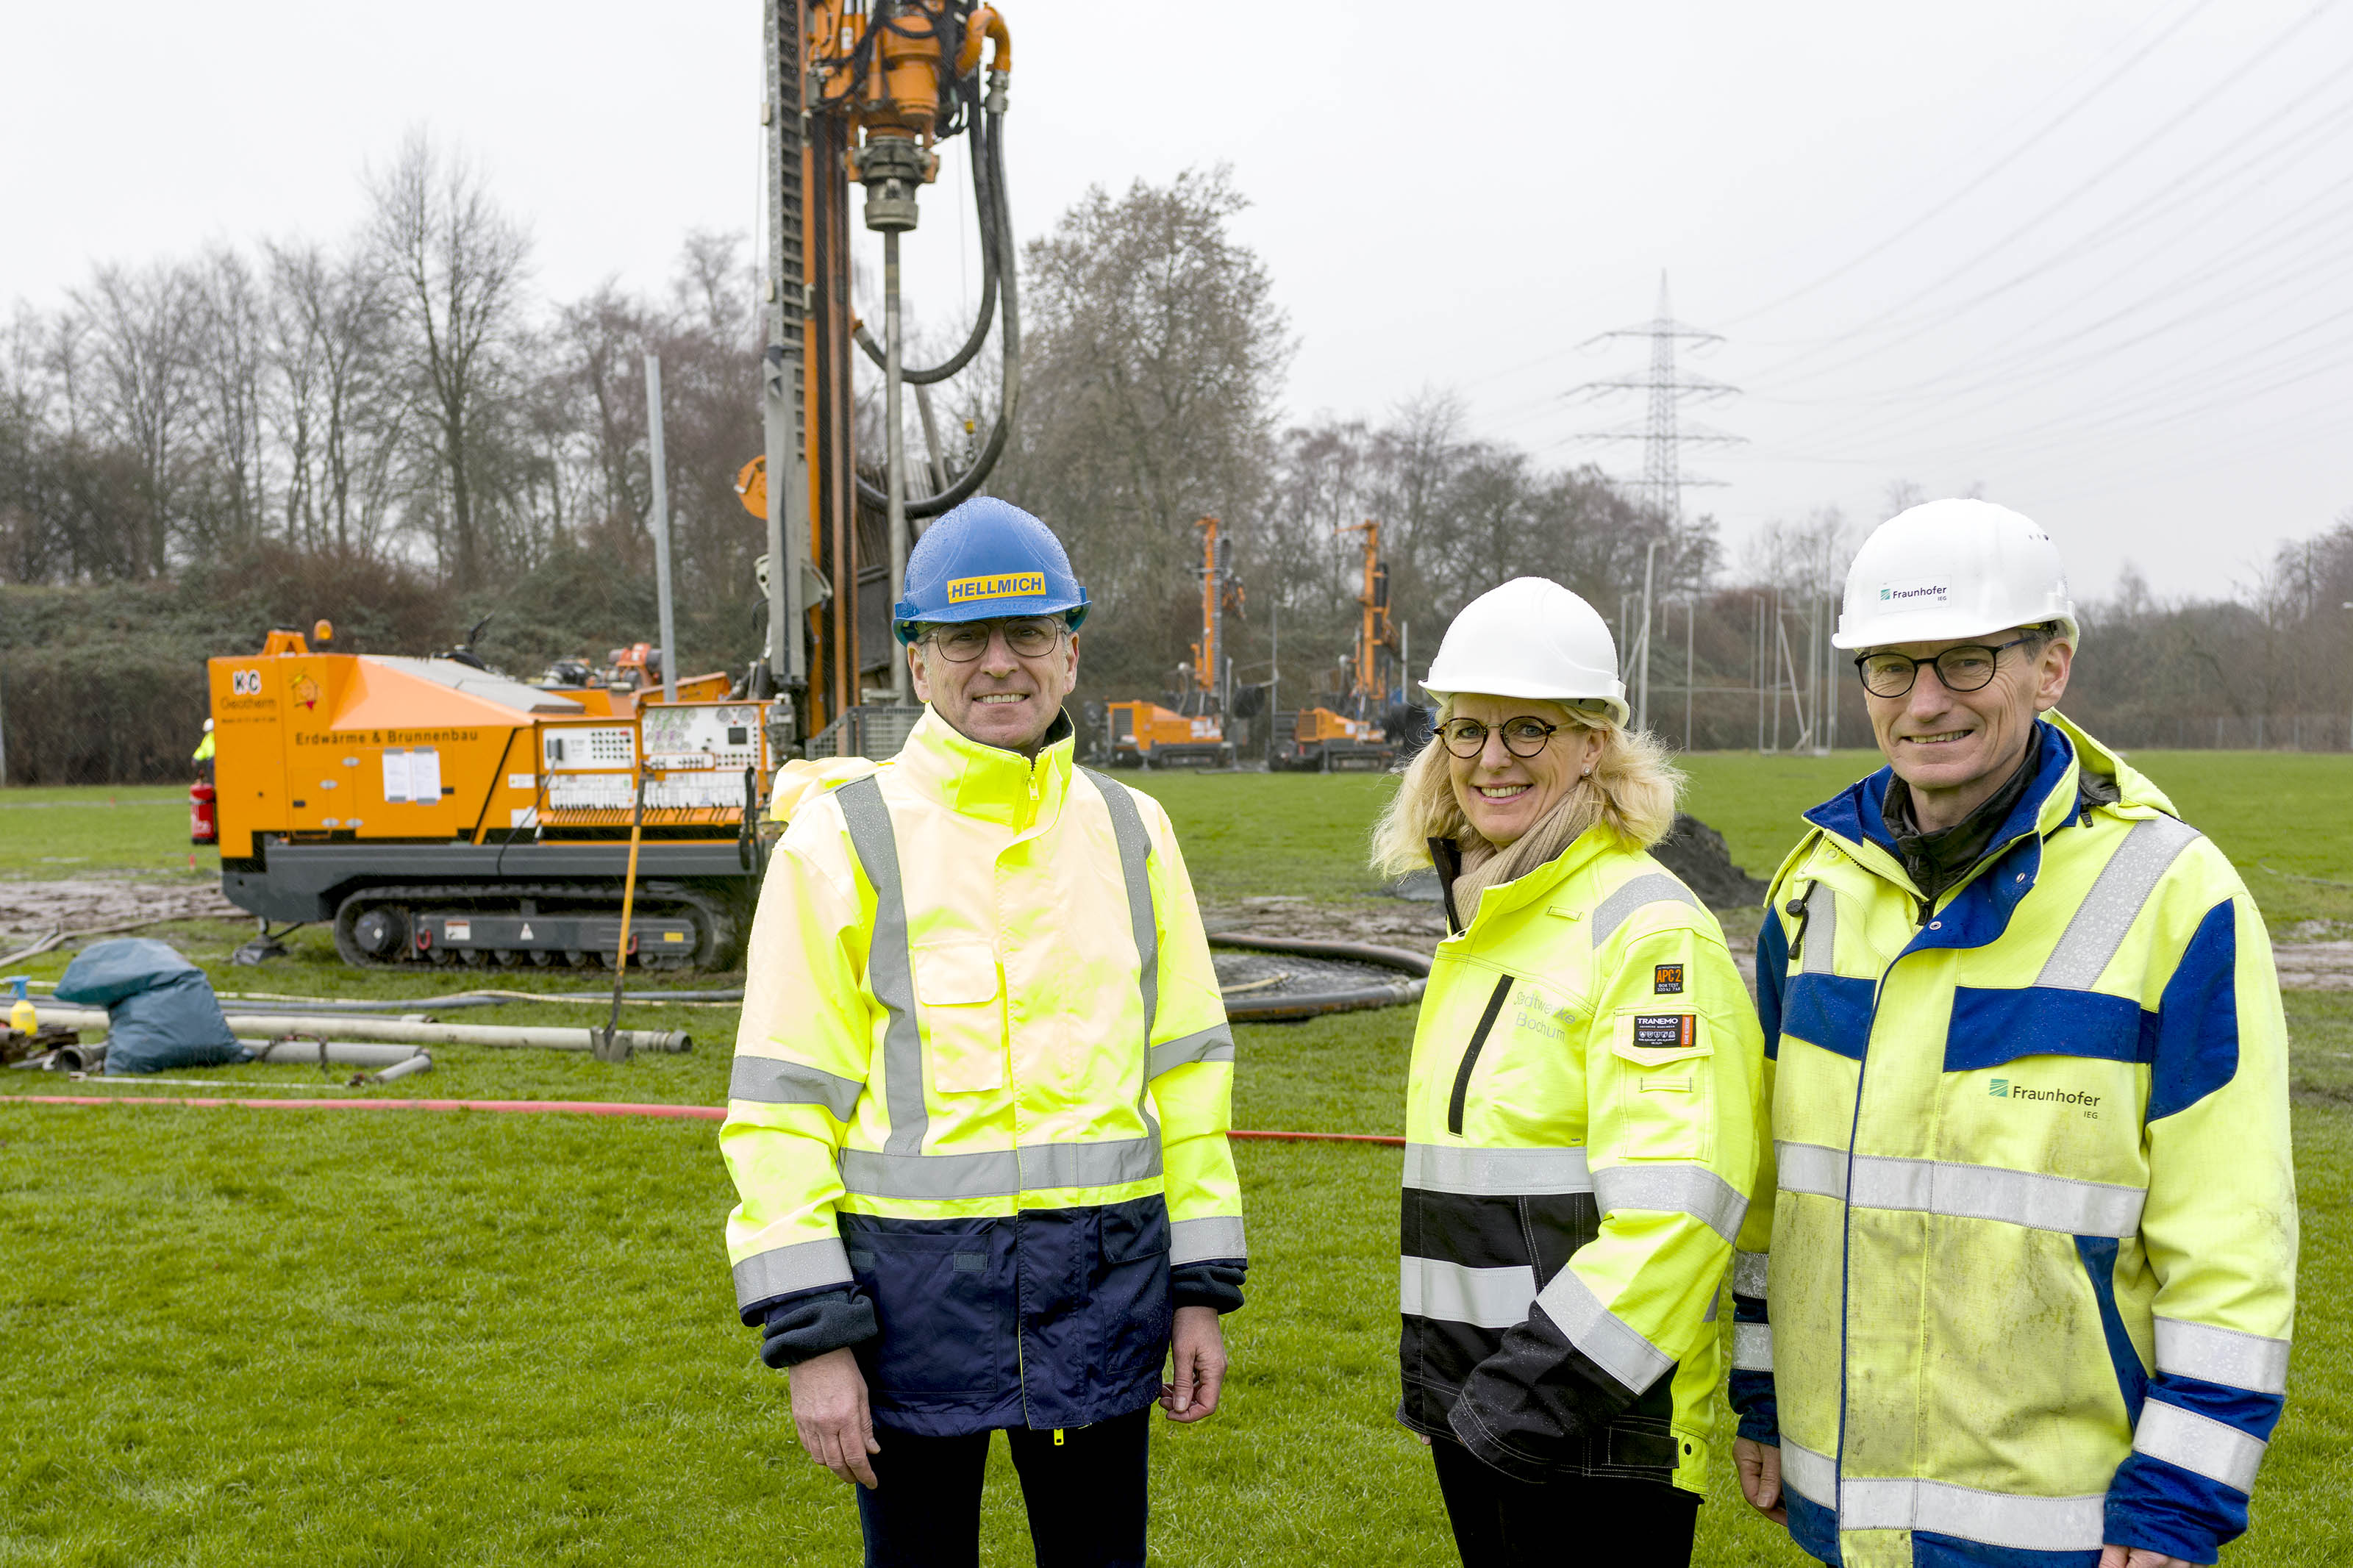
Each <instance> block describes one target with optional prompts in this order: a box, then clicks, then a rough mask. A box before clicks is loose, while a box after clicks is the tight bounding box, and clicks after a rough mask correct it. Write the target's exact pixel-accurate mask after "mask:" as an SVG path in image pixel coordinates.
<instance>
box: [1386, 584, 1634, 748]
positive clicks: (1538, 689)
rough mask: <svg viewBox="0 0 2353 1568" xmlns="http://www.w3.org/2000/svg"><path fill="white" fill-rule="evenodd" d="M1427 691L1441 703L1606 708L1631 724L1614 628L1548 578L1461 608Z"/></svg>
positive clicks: (1481, 597)
mask: <svg viewBox="0 0 2353 1568" xmlns="http://www.w3.org/2000/svg"><path fill="white" fill-rule="evenodd" d="M1422 689H1423V690H1425V691H1427V692H1429V693H1430V695H1431V696H1432V697H1435V698H1437V699H1438V700H1440V701H1441V702H1442V701H1444V700H1446V699H1447V698H1449V697H1453V696H1456V695H1458V694H1460V693H1463V692H1476V693H1480V694H1482V695H1484V696H1488V697H1534V698H1539V699H1542V700H1545V701H1547V702H1587V701H1600V702H1606V703H1608V704H1609V711H1610V712H1611V713H1612V714H1613V715H1614V716H1615V717H1616V718H1617V721H1618V722H1620V724H1623V723H1624V722H1626V719H1627V708H1626V683H1625V682H1624V681H1622V680H1620V679H1618V645H1617V643H1616V642H1615V641H1613V640H1612V639H1611V638H1610V636H1609V626H1607V625H1605V624H1604V623H1603V622H1602V619H1601V617H1600V616H1599V615H1597V614H1595V613H1594V609H1593V606H1592V605H1588V604H1587V603H1586V602H1585V601H1584V600H1583V599H1580V598H1578V597H1577V595H1574V594H1572V593H1570V592H1569V591H1568V590H1567V589H1566V588H1564V587H1562V586H1561V585H1560V584H1557V583H1555V582H1553V581H1552V580H1550V579H1549V578H1546V577H1514V578H1513V579H1512V580H1511V581H1510V582H1508V583H1506V584H1504V585H1503V586H1502V587H1500V588H1490V589H1489V590H1488V591H1487V592H1485V593H1483V594H1482V595H1479V596H1478V597H1477V598H1475V599H1473V600H1472V601H1471V602H1470V603H1469V604H1467V605H1463V606H1462V613H1461V614H1460V615H1458V616H1455V617H1454V624H1453V625H1451V626H1448V627H1447V628H1446V636H1445V638H1444V639H1443V640H1442V641H1440V643H1439V645H1438V657H1437V658H1434V659H1432V660H1431V661H1430V679H1427V680H1425V681H1423V682H1422Z"/></svg>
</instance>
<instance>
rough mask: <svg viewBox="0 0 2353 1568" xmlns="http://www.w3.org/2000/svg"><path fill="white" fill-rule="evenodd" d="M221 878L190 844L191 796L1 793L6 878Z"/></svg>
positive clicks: (110, 789) (178, 791) (1, 869)
mask: <svg viewBox="0 0 2353 1568" xmlns="http://www.w3.org/2000/svg"><path fill="white" fill-rule="evenodd" d="M191 861H193V870H194V871H195V873H196V875H197V876H198V877H201V878H203V879H217V878H218V877H219V876H220V857H219V856H218V855H216V854H215V853H214V852H213V851H212V850H210V849H196V848H193V847H190V845H189V843H188V792H187V788H186V786H185V785H182V786H180V787H178V788H173V787H169V786H156V785H149V784H123V785H121V786H120V787H117V786H115V785H111V784H92V785H65V786H59V787H58V788H53V789H6V790H0V877H42V878H63V877H88V876H93V875H96V876H113V875H120V874H121V873H123V872H125V871H135V872H137V873H139V874H140V875H142V876H148V877H158V876H165V875H170V876H173V877H175V878H185V877H188V876H189V875H190V872H191V869H192V866H191Z"/></svg>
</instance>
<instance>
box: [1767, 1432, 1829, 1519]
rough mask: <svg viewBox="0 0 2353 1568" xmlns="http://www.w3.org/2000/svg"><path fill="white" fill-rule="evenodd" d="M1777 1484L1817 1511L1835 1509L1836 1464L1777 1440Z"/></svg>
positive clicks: (1826, 1455) (1784, 1439)
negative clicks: (1778, 1449) (1779, 1483)
mask: <svg viewBox="0 0 2353 1568" xmlns="http://www.w3.org/2000/svg"><path fill="white" fill-rule="evenodd" d="M1781 1484H1782V1485H1784V1486H1786V1487H1788V1489H1790V1490H1791V1491H1793V1492H1795V1493H1797V1494H1798V1495H1799V1497H1801V1498H1804V1499H1805V1500H1807V1501H1808V1502H1810V1503H1812V1504H1813V1505H1814V1506H1816V1507H1817V1508H1836V1507H1838V1462H1837V1461H1836V1460H1834V1459H1832V1458H1831V1457H1830V1456H1829V1455H1828V1454H1817V1453H1815V1452H1814V1451H1813V1450H1812V1449H1811V1448H1801V1447H1799V1446H1798V1445H1797V1444H1795V1443H1792V1442H1790V1441H1789V1438H1788V1434H1786V1433H1784V1434H1783V1435H1782V1437H1781Z"/></svg>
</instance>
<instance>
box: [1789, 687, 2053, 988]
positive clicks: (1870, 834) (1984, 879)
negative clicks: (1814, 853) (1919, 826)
mask: <svg viewBox="0 0 2353 1568" xmlns="http://www.w3.org/2000/svg"><path fill="white" fill-rule="evenodd" d="M2073 733H2074V731H2073V726H2070V727H2069V728H2068V729H2064V730H2063V729H2061V728H2060V727H2059V725H2057V724H2055V723H2052V722H2050V721H2049V720H2047V719H2046V720H2044V721H2040V722H2038V723H2037V724H2036V725H2035V742H2034V743H2035V744H2036V745H2037V746H2038V747H2039V748H2040V751H2039V753H2038V754H2039V757H2040V761H2039V762H2038V763H2036V765H2035V773H2034V782H2033V783H2031V784H2028V785H2027V786H2026V793H2025V794H2024V795H2021V796H2020V797H2019V799H2018V804H2017V805H2013V806H2012V807H2010V815H2009V816H2007V817H2006V818H2004V819H2003V821H2002V824H2001V826H2000V827H1998V828H1997V829H1995V831H1994V835H1993V837H1992V839H1991V840H1990V842H1989V847H1988V848H1987V850H1986V853H1985V857H1984V858H1983V859H1981V860H1979V861H1978V865H1977V866H1976V867H1975V868H1973V869H1971V870H1970V871H1969V872H1968V873H1966V874H1965V876H1964V878H1963V879H1962V880H1961V882H1960V883H1959V884H1958V885H1957V887H1956V889H1954V890H1953V891H1952V892H1951V894H1950V895H1949V897H1948V898H1947V900H1946V903H1945V906H1944V908H1942V909H1941V910H1934V911H1930V910H1925V909H1924V910H1923V911H1922V913H1921V916H1920V920H1921V927H1920V931H1919V932H1918V934H1917V935H1915V937H1914V938H1913V940H1912V942H1911V943H1910V945H1909V946H1907V947H1906V948H1905V952H1915V951H1917V950H1920V949H1924V948H1934V947H1952V948H1971V947H1984V946H1986V945H1988V944H1989V943H1990V942H1994V941H1996V940H1998V939H1999V938H2000V936H2001V934H2002V933H2003V932H2004V931H2007V930H2009V929H2010V912H2011V911H2012V910H2015V909H2017V908H2018V904H2019V900H2021V899H2023V898H2025V897H2026V895H2027V894H2028V893H2029V892H2031V891H2032V890H2033V888H2034V883H2035V879H2037V878H2038V877H2040V876H2041V875H2042V841H2043V840H2044V839H2045V838H2046V837H2049V836H2050V835H2052V834H2053V833H2055V832H2057V831H2058V830H2059V829H2061V828H2063V827H2065V826H2069V825H2070V824H2072V823H2073V822H2074V821H2075V820H2076V818H2077V816H2078V815H2079V811H2080V808H2079V806H2078V804H2077V791H2076V779H2077V762H2076V751H2075V742H2074V739H2073ZM1894 776H1895V775H1894V769H1892V768H1882V769H1880V770H1879V771H1878V772H1877V773H1873V774H1872V775H1871V776H1870V777H1869V778H1867V779H1864V780H1862V782H1861V783H1859V784H1852V785H1850V786H1849V787H1847V788H1846V789H1844V790H1841V791H1840V792H1839V794H1837V795H1833V796H1832V797H1831V799H1829V800H1827V801H1824V802H1823V803H1822V804H1821V805H1818V806H1816V807H1815V808H1814V809H1813V810H1811V811H1810V812H1808V813H1806V820H1807V821H1808V822H1810V823H1812V824H1813V825H1814V826H1816V827H1818V828H1820V829H1821V830H1822V832H1823V833H1824V834H1826V835H1828V836H1829V837H1831V838H1833V839H1841V840H1843V841H1844V842H1845V845H1846V846H1847V847H1849V848H1850V849H1857V848H1860V847H1862V846H1863V845H1866V844H1868V845H1870V846H1872V847H1873V848H1875V849H1877V850H1879V851H1882V852H1883V853H1882V855H1881V856H1880V857H1878V858H1876V859H1874V858H1873V857H1870V856H1868V855H1859V856H1856V857H1855V858H1856V860H1857V863H1858V864H1862V865H1867V866H1872V867H1873V869H1874V870H1876V871H1877V874H1878V875H1880V876H1882V877H1883V878H1886V879H1888V880H1890V881H1894V882H1896V883H1897V885H1899V886H1901V887H1903V888H1904V889H1906V890H1907V891H1908V892H1910V893H1911V895H1912V896H1913V897H1914V898H1915V899H1917V898H1918V897H1919V889H1917V888H1915V887H1913V886H1912V883H1911V879H1910V878H1909V877H1906V876H1905V875H1904V872H1903V863H1902V860H1901V859H1900V858H1898V856H1897V855H1896V852H1895V846H1894V840H1893V839H1891V838H1890V837H1888V833H1887V825H1886V823H1885V822H1884V821H1883V817H1882V809H1883V806H1884V805H1885V802H1886V799H1887V783H1888V781H1889V780H1890V779H1892V778H1894ZM1881 865H1884V866H1885V867H1886V868H1885V869H1879V867H1880V866H1881ZM1891 872H1892V873H1893V874H1892V875H1891V874H1890V873H1891ZM1932 914H1933V918H1932Z"/></svg>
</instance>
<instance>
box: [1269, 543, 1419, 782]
mask: <svg viewBox="0 0 2353 1568" xmlns="http://www.w3.org/2000/svg"><path fill="white" fill-rule="evenodd" d="M1334 531H1335V533H1360V534H1362V535H1364V539H1365V581H1364V587H1363V589H1362V590H1361V591H1360V592H1359V593H1358V595H1357V597H1356V603H1357V605H1358V608H1359V612H1360V613H1359V615H1358V618H1357V626H1356V652H1355V653H1354V655H1353V656H1351V657H1350V658H1346V659H1345V660H1343V661H1342V666H1341V667H1342V669H1343V671H1344V672H1345V688H1346V689H1345V690H1343V691H1341V692H1338V693H1336V694H1335V695H1333V696H1331V697H1330V698H1329V699H1327V700H1326V701H1325V702H1324V704H1321V705H1318V706H1316V707H1313V708H1303V709H1300V710H1298V711H1297V712H1296V713H1291V714H1281V713H1279V714H1277V715H1276V716H1275V743H1274V747H1273V750H1272V752H1271V757H1270V761H1271V765H1272V766H1274V767H1276V768H1287V769H1291V770H1293V771H1310V772H1321V773H1337V772H1341V771H1344V770H1350V769H1355V770H1366V771H1371V772H1375V773H1378V772H1382V771H1385V770H1386V769H1388V767H1389V766H1390V765H1391V764H1392V763H1395V762H1396V761H1397V756H1398V748H1397V747H1396V745H1395V744H1394V743H1392V742H1391V741H1390V740H1389V739H1388V731H1387V729H1386V724H1387V721H1388V710H1389V709H1390V708H1391V707H1392V706H1393V705H1394V704H1395V703H1396V702H1398V701H1401V700H1403V699H1402V697H1401V696H1398V695H1397V694H1396V692H1395V689H1394V688H1393V686H1392V684H1391V681H1390V677H1391V675H1392V674H1395V675H1396V676H1397V679H1398V683H1399V684H1402V682H1403V679H1404V675H1403V671H1404V668H1405V666H1404V662H1403V660H1402V659H1400V658H1398V647H1397V631H1396V628H1395V627H1394V626H1391V625H1390V624H1389V569H1388V563H1387V562H1385V561H1383V560H1382V559H1381V525H1380V524H1379V523H1377V522H1375V521H1372V520H1371V519H1369V518H1367V519H1366V520H1365V521H1363V522H1359V523H1344V524H1342V525H1341V526H1340V527H1339V528H1337V529H1335V530H1334ZM1286 719H1287V720H1288V721H1289V723H1288V726H1287V728H1286V725H1285V722H1284V721H1285V720H1286Z"/></svg>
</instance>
